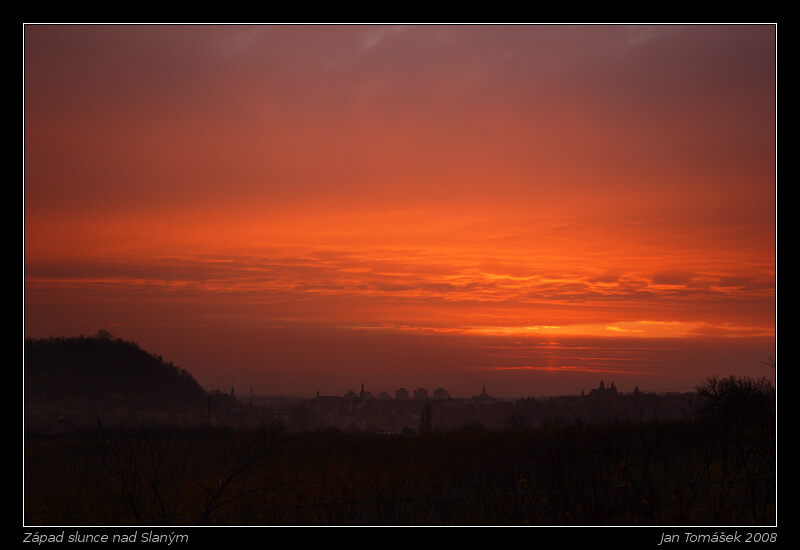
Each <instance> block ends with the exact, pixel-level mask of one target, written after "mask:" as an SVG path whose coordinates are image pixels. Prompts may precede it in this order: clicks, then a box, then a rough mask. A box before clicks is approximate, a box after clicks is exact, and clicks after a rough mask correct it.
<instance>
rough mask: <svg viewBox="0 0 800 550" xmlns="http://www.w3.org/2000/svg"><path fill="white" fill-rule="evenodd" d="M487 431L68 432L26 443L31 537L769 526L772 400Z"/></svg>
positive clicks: (754, 389)
mask: <svg viewBox="0 0 800 550" xmlns="http://www.w3.org/2000/svg"><path fill="white" fill-rule="evenodd" d="M774 395H775V394H774V390H773V388H772V387H771V385H770V384H769V383H768V382H767V381H766V380H764V379H758V380H756V379H750V378H737V379H733V378H724V379H719V378H712V379H709V380H708V381H707V382H706V383H705V384H704V385H703V386H701V387H700V388H698V392H697V394H695V395H694V398H693V400H692V402H691V408H690V410H687V414H686V415H685V416H684V417H682V418H676V417H671V418H669V419H663V420H660V419H659V418H658V417H657V416H655V417H654V416H653V415H645V414H644V413H642V414H641V415H640V416H639V417H638V418H636V417H625V418H617V419H608V420H604V421H602V422H585V421H581V420H579V419H574V420H572V421H562V422H556V423H546V424H542V425H538V426H535V427H534V426H519V427H513V426H509V427H507V428H506V429H498V430H487V429H485V428H482V426H481V425H480V424H473V425H469V426H464V427H461V428H457V429H447V430H436V429H435V428H434V429H424V430H423V429H422V426H421V427H420V429H421V431H417V432H416V433H411V431H410V430H406V433H402V434H401V433H393V434H383V433H373V432H366V431H352V432H350V431H347V432H346V431H342V430H340V429H337V428H319V429H316V430H313V431H305V432H294V431H291V430H288V429H286V428H285V426H283V425H279V424H264V425H260V426H258V427H237V428H233V427H226V426H214V425H213V424H212V425H205V426H204V425H197V426H184V427H178V426H175V427H168V426H164V425H161V426H155V425H152V426H150V427H143V426H139V427H135V428H134V427H127V428H125V427H121V426H120V425H117V426H114V427H111V426H108V425H106V424H104V422H103V421H102V420H99V421H96V422H95V423H94V425H90V426H85V427H80V426H77V425H76V426H72V427H71V429H70V431H68V432H66V433H62V434H45V433H42V432H36V433H28V434H26V440H25V481H24V483H25V495H24V497H25V500H24V514H25V517H24V521H25V524H26V525H64V524H69V525H126V524H140V525H773V524H774V523H775V520H776V505H775V503H776V493H775V491H776V482H775V481H776V480H775V475H776V472H775V438H774V435H775V400H774V399H775V398H774Z"/></svg>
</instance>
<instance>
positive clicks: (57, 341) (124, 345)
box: [24, 330, 206, 421]
mask: <svg viewBox="0 0 800 550" xmlns="http://www.w3.org/2000/svg"><path fill="white" fill-rule="evenodd" d="M24 381H25V392H24V393H25V414H26V421H27V420H37V419H42V420H44V419H45V418H49V417H50V416H52V415H59V414H66V413H71V414H72V415H73V416H72V417H71V418H77V417H78V416H81V417H89V418H93V417H94V416H95V415H98V414H100V413H104V415H105V416H112V417H115V418H116V419H121V418H128V419H130V420H134V419H135V420H141V419H142V416H141V414H142V413H149V416H150V417H151V418H154V417H155V416H157V415H161V416H164V415H165V414H166V415H173V419H174V415H176V414H187V413H196V412H197V411H200V410H202V408H203V406H204V405H205V401H206V392H205V390H203V388H202V387H201V386H200V384H198V383H197V381H196V380H195V379H194V378H193V377H192V375H191V374H190V373H188V372H187V371H185V370H183V369H181V368H179V367H177V366H175V365H173V364H172V362H171V361H170V362H169V363H165V362H164V361H163V359H162V358H161V356H158V355H153V354H150V353H147V352H146V351H144V350H143V349H142V348H140V347H139V345H138V344H136V343H134V342H127V341H124V340H122V339H120V338H114V337H113V336H112V335H111V334H110V333H108V332H107V331H104V330H101V331H99V332H98V333H97V334H96V335H95V336H90V337H86V336H80V337H77V338H44V339H29V338H28V339H26V340H25V365H24ZM154 415H155V416H154ZM87 419H88V418H87ZM51 421H52V420H51Z"/></svg>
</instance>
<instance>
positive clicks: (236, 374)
mask: <svg viewBox="0 0 800 550" xmlns="http://www.w3.org/2000/svg"><path fill="white" fill-rule="evenodd" d="M24 32H25V113H24V114H25V183H24V220H25V221H24V224H25V225H24V254H25V259H24V262H25V263H24V278H25V279H24V284H25V298H24V299H25V304H24V308H25V309H24V313H23V316H24V332H25V335H26V336H30V337H48V336H62V335H64V336H71V335H77V334H81V333H83V334H94V333H95V332H96V331H97V330H98V329H101V328H103V329H107V330H109V331H111V332H112V333H114V334H115V335H116V336H119V337H122V338H125V339H130V340H135V341H137V342H139V343H140V344H141V345H142V346H143V347H144V348H145V349H147V350H148V351H151V352H154V353H158V354H160V355H163V356H164V357H165V358H166V357H169V358H170V359H171V360H173V361H174V362H175V363H176V364H179V365H180V366H181V367H182V368H185V369H186V370H188V371H189V372H191V373H193V375H195V377H196V378H197V379H198V381H200V383H201V384H203V385H204V386H206V387H208V388H213V387H216V386H218V385H220V384H221V385H223V386H226V387H227V386H229V385H232V384H241V385H246V386H250V385H255V386H256V387H261V388H263V389H262V390H261V391H259V393H302V394H305V395H313V394H314V392H315V391H316V390H317V389H321V391H322V393H325V394H331V393H339V392H340V390H341V391H343V388H344V389H346V388H348V387H351V386H354V385H355V384H356V382H360V381H361V380H364V381H365V382H367V383H368V385H370V386H372V387H380V389H381V390H386V391H391V390H393V389H396V388H393V386H394V385H396V386H398V387H399V386H406V387H417V386H420V385H424V384H428V385H430V386H433V387H440V386H444V387H448V388H453V389H454V391H456V393H460V394H464V395H470V394H473V393H477V392H478V387H479V386H480V382H481V376H482V374H476V373H486V372H489V373H495V374H493V375H492V376H496V378H492V379H491V380H490V382H492V383H493V384H494V387H495V388H497V389H496V390H493V393H495V394H497V395H501V394H507V395H518V394H517V392H519V391H522V390H525V391H530V392H531V393H532V394H536V393H542V392H544V393H548V392H549V393H560V392H563V393H577V390H576V389H579V388H580V387H587V388H588V387H594V386H596V382H597V381H599V380H594V379H595V378H597V376H598V375H600V374H601V373H603V372H609V371H608V369H611V368H612V367H611V366H610V365H611V363H612V362H614V361H616V363H615V366H613V368H614V369H617V370H618V371H619V376H616V375H615V378H616V379H617V380H618V382H617V386H618V387H620V389H621V390H624V389H625V387H624V385H625V384H626V383H629V382H630V385H631V387H632V386H633V385H635V384H636V380H637V379H638V378H637V377H642V378H646V379H647V380H649V384H650V387H652V388H653V389H658V388H673V387H687V386H688V387H690V386H691V385H693V384H696V383H700V382H702V379H703V377H704V376H707V375H711V374H722V375H727V374H731V373H736V374H752V373H758V374H760V373H761V367H760V363H761V361H763V360H764V359H765V358H766V357H774V356H775V353H776V347H775V337H776V334H775V324H776V296H775V278H776V273H775V259H776V249H775V243H776V238H775V227H776V225H775V223H776V222H775V215H776V209H775V202H776V195H777V192H776V184H775V154H776V143H775V114H776V110H775V90H776V89H775V82H776V81H775V58H776V42H775V39H776V32H777V29H776V27H775V26H771V25H710V26H706V25H697V26H683V25H667V26H654V25H645V26H622V25H611V26H603V25H600V26H581V25H578V26H559V25H555V26H539V25H527V26H526V25H522V26H517V25H504V26H480V25H478V26H438V25H431V26H414V25H412V26H402V27H390V26H338V25H337V26H324V25H320V26H280V25H278V26H228V25H216V26H214V25H212V26H202V25H199V26H196V25H185V26H181V25H178V26H173V25H158V26H148V25H141V26H138V25H133V26H114V25H110V26H109V25H91V26H70V25H26V26H25V30H24ZM553 338H557V339H559V340H562V339H563V341H564V342H569V348H570V352H569V353H567V352H566V351H565V350H566V348H558V349H560V350H561V351H559V352H558V353H555V352H553V353H552V354H549V355H548V354H545V355H542V351H541V350H542V349H544V348H540V347H537V346H540V345H543V344H544V343H546V342H548V341H551V340H552V339H553ZM519 339H522V340H524V342H525V343H524V346H526V347H525V348H524V350H523V351H520V349H517V348H514V346H515V345H514V344H513V342H514V341H516V340H519ZM654 341H658V342H662V344H663V345H658V346H656V345H654V344H653V342H654ZM621 342H624V343H625V344H626V346H622V347H620V346H621ZM637 342H638V344H637ZM588 343H591V345H588ZM628 344H630V345H628ZM512 348H514V349H513V350H512ZM590 348H591V349H605V350H606V351H604V352H603V353H602V354H601V355H602V360H600V359H598V357H599V356H598V355H596V354H595V355H592V354H590V353H589V351H588V350H589V349H590ZM623 348H624V350H627V351H624V350H623ZM555 349H556V348H552V349H551V351H552V350H555ZM633 349H635V350H636V351H635V352H632V351H630V350H633ZM500 350H505V351H500ZM562 352H563V353H562ZM623 359H624V360H623ZM620 365H623V366H620ZM615 372H616V371H615ZM773 375H774V372H773ZM593 380H594V382H592V381H593ZM638 385H639V386H640V388H642V389H646V388H645V387H644V386H643V384H641V383H640V384H638ZM476 386H478V387H476ZM459 388H460V389H459ZM629 389H630V388H629Z"/></svg>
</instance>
